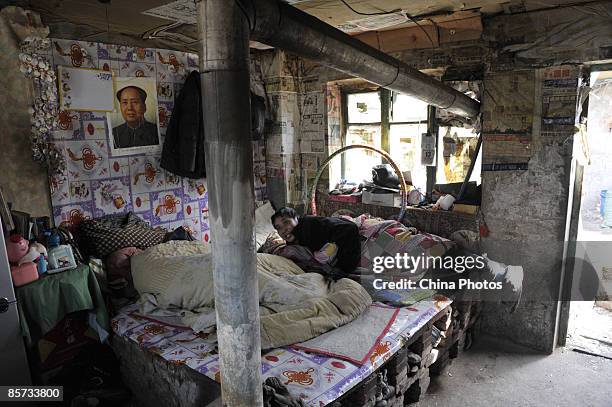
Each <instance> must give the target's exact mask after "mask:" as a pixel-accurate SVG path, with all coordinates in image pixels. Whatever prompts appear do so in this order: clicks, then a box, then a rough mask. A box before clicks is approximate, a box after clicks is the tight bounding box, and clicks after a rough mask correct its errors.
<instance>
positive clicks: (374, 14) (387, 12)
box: [340, 0, 402, 16]
mask: <svg viewBox="0 0 612 407" xmlns="http://www.w3.org/2000/svg"><path fill="white" fill-rule="evenodd" d="M340 1H341V2H342V4H344V5H345V6H346V7H348V8H349V9H350V10H351V11H352V12H353V13H355V14H359V15H360V16H385V15H387V14H395V13H400V12H401V11H402V10H401V9H399V8H398V9H395V10H391V11H381V12H379V13H362V12H359V11H357V10H355V9H354V8H353V7H351V5H350V4H348V3H347V2H346V1H345V0H340Z"/></svg>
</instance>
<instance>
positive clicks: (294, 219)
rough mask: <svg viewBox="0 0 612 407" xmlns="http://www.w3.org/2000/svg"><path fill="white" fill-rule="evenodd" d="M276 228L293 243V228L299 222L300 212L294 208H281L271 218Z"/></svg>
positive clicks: (284, 237) (286, 239) (288, 241)
mask: <svg viewBox="0 0 612 407" xmlns="http://www.w3.org/2000/svg"><path fill="white" fill-rule="evenodd" d="M270 220H271V221H272V225H273V226H274V229H276V231H277V232H278V234H279V235H280V236H281V237H282V238H283V239H285V241H286V242H287V243H293V242H294V241H295V236H294V235H293V228H295V227H296V226H297V224H298V214H297V212H296V211H295V209H293V208H280V209H279V210H277V211H276V212H274V215H272V217H271V218H270Z"/></svg>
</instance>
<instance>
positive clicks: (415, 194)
mask: <svg viewBox="0 0 612 407" xmlns="http://www.w3.org/2000/svg"><path fill="white" fill-rule="evenodd" d="M403 176H404V181H405V182H406V188H407V191H408V194H407V197H406V198H407V203H408V204H409V205H418V204H419V203H421V201H423V199H424V196H423V194H422V193H421V192H420V191H419V190H418V189H417V188H415V187H414V186H413V185H411V178H410V172H409V171H406V172H405V173H404V174H403ZM363 185H364V186H363V189H364V190H363V198H362V202H363V203H366V204H372V205H381V206H394V207H399V206H400V205H401V194H400V180H399V178H398V176H397V175H396V174H395V172H394V170H393V168H392V167H391V166H390V165H389V164H381V165H376V166H374V167H372V181H371V182H368V181H364V184H363Z"/></svg>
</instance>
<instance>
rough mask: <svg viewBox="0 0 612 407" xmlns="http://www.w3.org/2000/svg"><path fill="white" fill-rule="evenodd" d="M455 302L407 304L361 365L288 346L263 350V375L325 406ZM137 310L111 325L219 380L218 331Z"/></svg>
mask: <svg viewBox="0 0 612 407" xmlns="http://www.w3.org/2000/svg"><path fill="white" fill-rule="evenodd" d="M450 303H451V300H449V299H448V298H446V297H443V296H439V295H436V296H434V297H433V298H431V299H427V300H423V301H420V302H419V303H417V304H414V305H412V306H410V307H405V308H401V309H400V310H399V312H398V314H397V316H396V318H395V320H394V321H393V323H392V325H391V326H390V327H389V329H388V331H387V332H386V334H385V335H384V336H383V337H382V338H381V339H380V342H379V346H377V347H376V351H375V352H374V353H373V354H372V357H371V358H369V359H368V360H367V361H366V362H365V363H364V364H363V365H361V366H358V365H356V364H353V363H351V362H347V361H346V360H341V359H337V358H333V357H327V356H323V355H318V354H312V353H307V352H305V351H302V350H297V349H293V348H291V347H283V348H278V349H273V350H270V351H268V352H266V353H265V354H264V355H263V356H262V361H261V362H262V376H263V377H262V379H263V380H265V379H266V378H267V377H270V376H276V377H278V378H279V379H281V380H282V382H283V383H284V384H286V386H287V388H288V389H289V391H290V392H291V393H292V394H293V395H294V396H296V397H300V398H301V399H302V400H303V401H304V404H305V405H306V406H312V407H315V406H316V407H319V406H324V405H326V404H328V403H330V402H332V401H334V400H336V399H338V398H339V397H340V396H342V395H343V394H345V393H347V392H348V391H349V390H351V389H352V388H353V387H355V386H356V385H357V384H358V383H359V382H360V381H362V380H363V379H365V378H366V377H368V376H369V375H370V374H372V373H373V372H374V371H375V370H376V369H377V368H378V367H380V366H381V365H382V364H383V363H384V362H385V361H387V360H388V359H389V358H390V357H391V356H392V355H393V354H394V353H396V352H397V351H398V350H399V349H400V348H401V346H402V343H403V341H404V339H407V338H410V337H411V336H412V335H414V334H415V333H416V332H417V331H419V329H421V328H422V327H423V326H424V325H426V324H427V323H428V322H429V321H430V320H431V319H432V318H433V317H435V316H436V315H437V314H438V313H439V312H440V311H441V310H442V309H444V308H446V307H447V306H448V305H450ZM137 310H138V307H137V306H136V305H128V306H126V307H124V308H122V309H121V311H120V312H119V314H118V315H116V316H115V317H114V318H113V319H112V321H111V327H112V329H113V331H114V333H115V334H116V335H119V336H121V337H122V338H124V339H126V340H129V341H130V342H133V343H135V344H137V345H138V346H139V347H140V348H142V349H144V350H146V351H148V352H152V353H154V354H157V355H159V356H160V357H161V358H163V359H164V360H166V361H167V362H168V363H169V364H171V365H183V366H186V367H187V368H190V369H192V370H194V371H196V372H198V373H200V374H203V375H205V376H207V377H209V378H211V379H213V380H215V381H217V382H219V379H220V372H219V357H218V350H217V343H216V339H215V337H214V336H207V335H202V334H199V335H198V334H196V333H195V332H193V331H192V330H191V329H190V328H188V327H185V326H183V325H182V324H181V323H180V321H179V320H178V319H173V318H164V319H163V320H161V319H151V318H147V317H145V316H142V315H140V314H139V313H138V312H137ZM348 344H349V342H348V341H347V345H348Z"/></svg>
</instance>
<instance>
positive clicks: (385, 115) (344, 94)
mask: <svg viewBox="0 0 612 407" xmlns="http://www.w3.org/2000/svg"><path fill="white" fill-rule="evenodd" d="M359 93H377V94H378V97H379V98H380V120H381V121H380V122H372V123H356V122H349V121H348V96H349V95H351V94H359ZM397 94H398V92H394V91H392V90H389V89H386V88H383V87H378V88H372V87H350V88H347V87H340V95H341V99H340V103H341V125H340V131H341V134H342V146H343V147H344V146H346V145H347V139H348V129H349V127H351V126H380V134H381V140H380V145H381V149H382V150H383V151H385V152H386V153H388V154H391V140H390V135H391V126H395V125H406V124H418V125H420V124H426V127H427V133H428V134H433V135H434V137H435V143H436V144H435V145H436V154H435V157H434V163H435V165H433V166H429V165H427V166H425V167H426V172H427V184H426V190H425V193H426V194H427V196H430V195H431V191H432V190H433V186H434V184H435V183H436V172H437V168H438V148H437V145H438V134H437V131H434V130H436V127H437V126H436V123H435V116H436V114H435V107H434V106H432V105H427V118H426V119H425V120H416V121H402V122H393V121H391V117H392V114H393V98H394V96H395V95H397ZM380 162H381V164H382V162H383V158H382V157H380ZM340 177H341V178H342V179H346V157H345V155H344V154H342V155H341V164H340Z"/></svg>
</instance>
